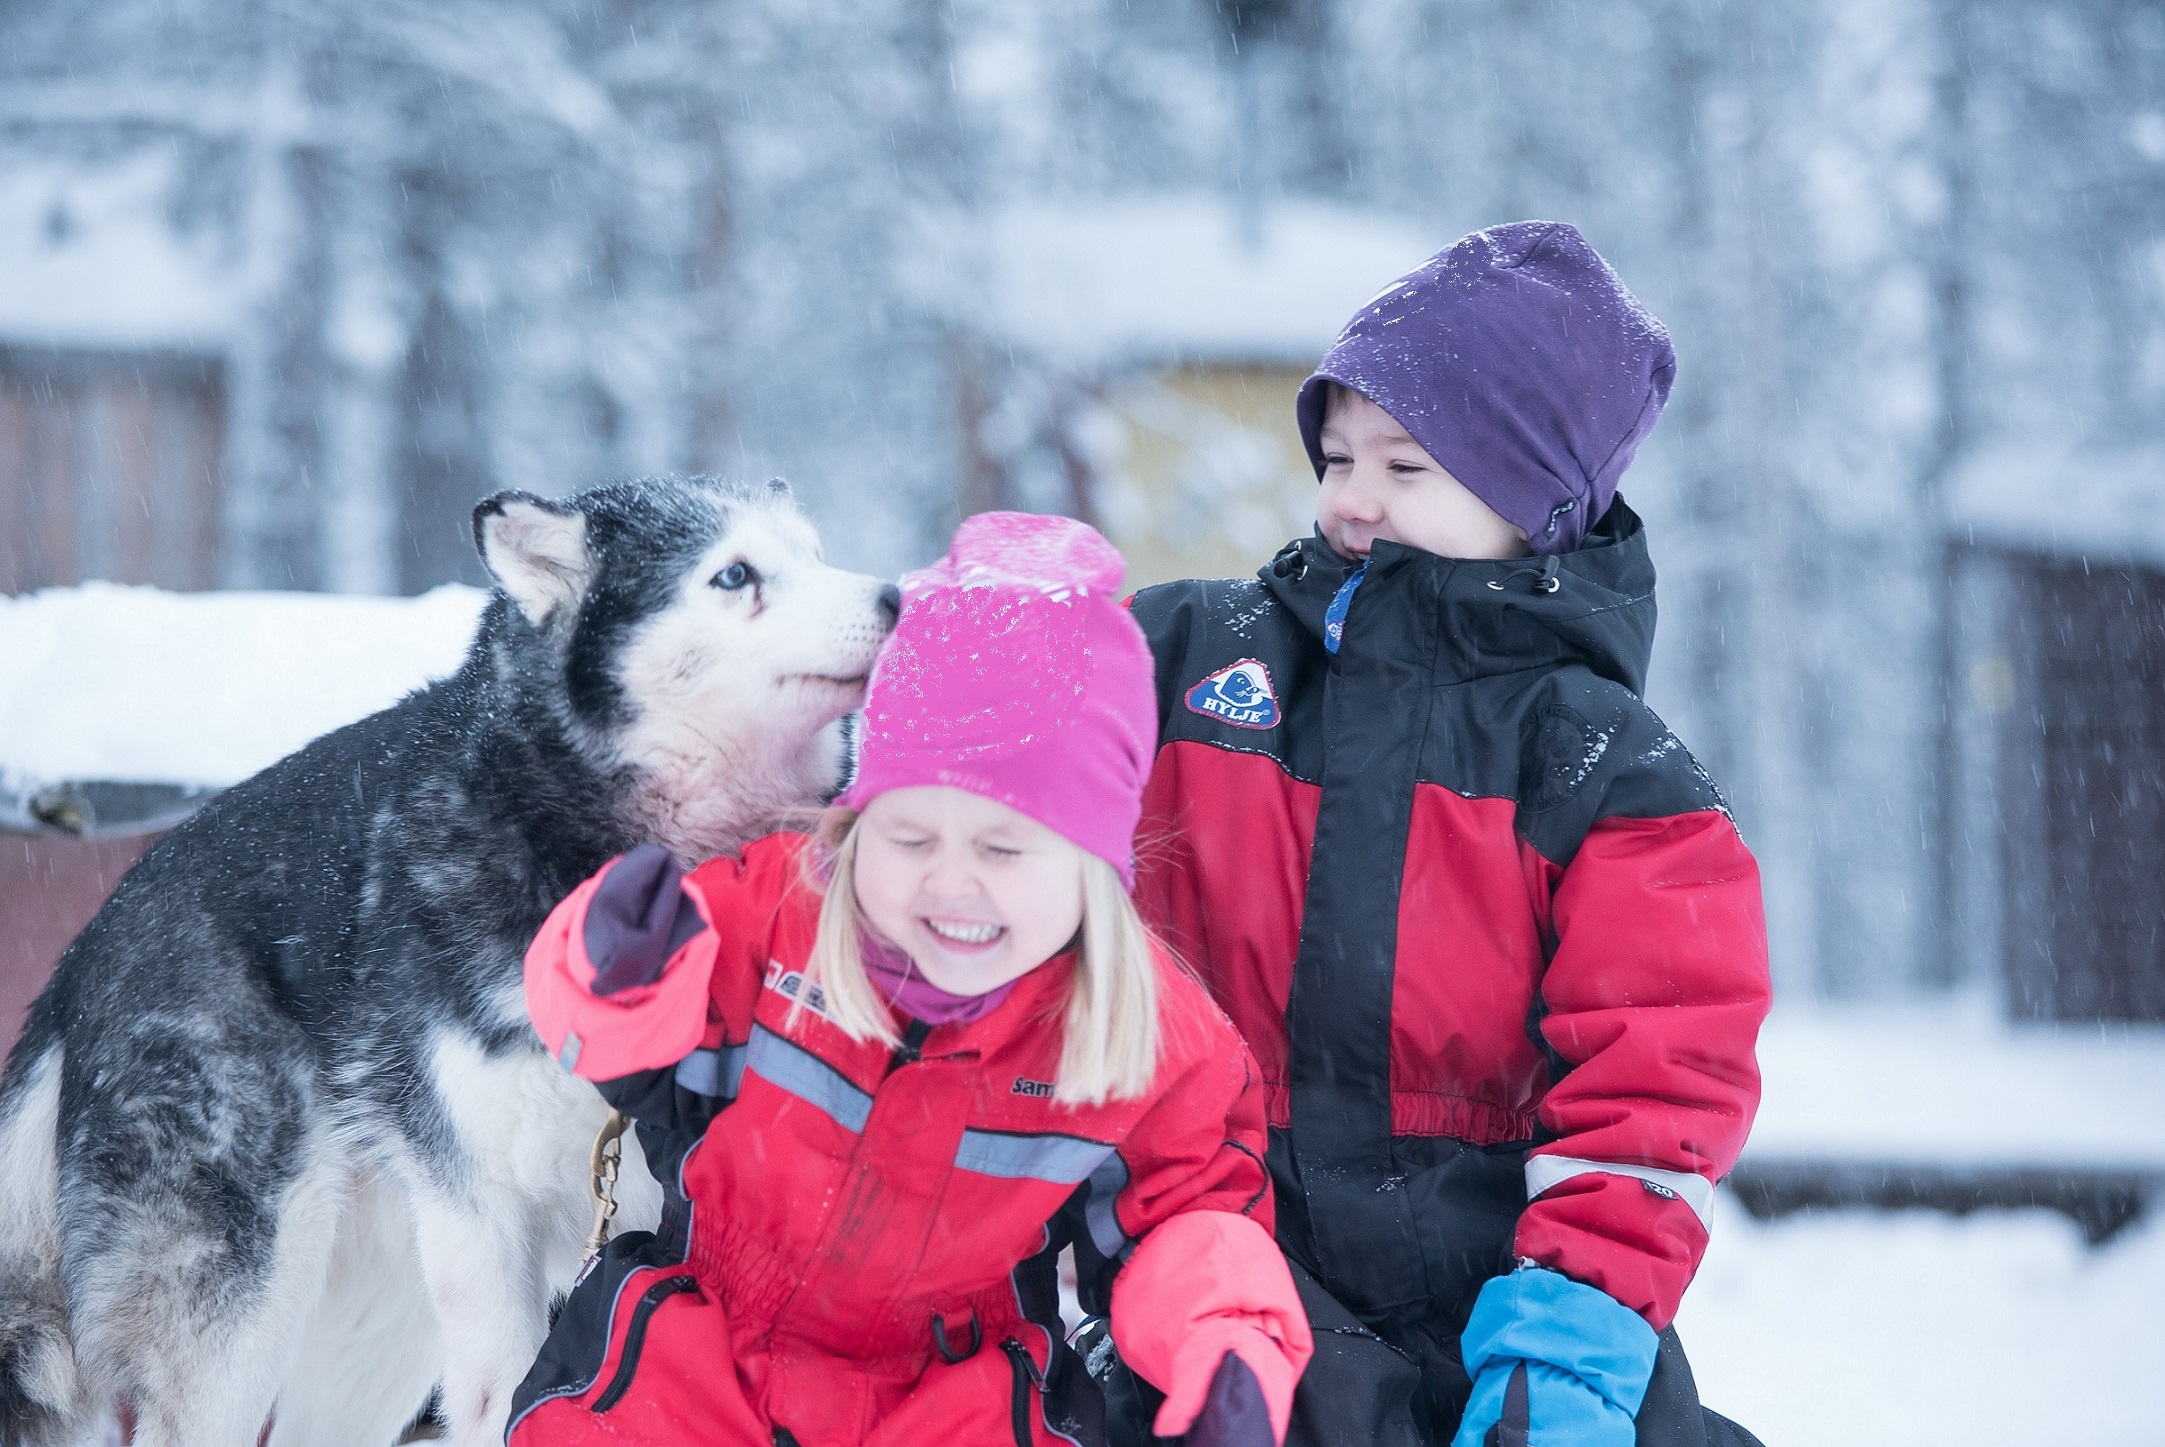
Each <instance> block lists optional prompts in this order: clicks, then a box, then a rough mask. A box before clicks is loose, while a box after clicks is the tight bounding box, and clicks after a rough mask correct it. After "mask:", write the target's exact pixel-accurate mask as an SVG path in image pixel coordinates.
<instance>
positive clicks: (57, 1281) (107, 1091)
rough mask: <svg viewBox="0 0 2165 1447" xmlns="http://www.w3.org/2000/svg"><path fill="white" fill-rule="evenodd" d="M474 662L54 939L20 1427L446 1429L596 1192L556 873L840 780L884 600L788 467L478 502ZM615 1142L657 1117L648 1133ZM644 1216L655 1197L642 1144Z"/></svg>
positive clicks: (482, 1424)
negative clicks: (743, 479)
mask: <svg viewBox="0 0 2165 1447" xmlns="http://www.w3.org/2000/svg"><path fill="white" fill-rule="evenodd" d="M475 533H476V537H477V540H478V542H479V544H480V547H481V551H482V555H483V557H484V558H485V559H486V560H487V563H488V567H489V570H490V572H491V573H492V574H493V575H494V576H495V579H496V581H497V584H498V589H497V593H496V595H495V596H494V597H493V598H492V599H491V600H490V602H489V604H488V608H487V611H486V612H485V613H484V615H483V618H482V622H481V626H480V629H479V632H478V635H477V636H476V638H475V640H474V643H473V647H472V649H471V651H470V652H469V654H468V655H467V658H466V661H465V664H464V666H463V667H462V668H461V669H460V670H459V672H458V673H456V674H455V675H453V676H452V677H450V678H448V679H445V680H442V681H440V682H438V683H435V684H432V685H430V686H429V687H427V688H425V689H423V690H421V691H420V692H418V693H415V694H413V695H411V696H409V697H408V698H407V699H405V700H404V701H403V702H401V703H399V704H398V705H396V706H395V707H393V708H390V709H388V710H386V711H384V712H383V713H380V714H377V715H375V716H373V717H371V718H368V719H364V720H362V721H361V722H360V723H357V724H354V725H352V726H351V727H349V728H345V729H342V730H340V731H338V732H337V733H333V734H330V735H328V736H326V737H324V738H322V739H319V740H317V741H316V742H315V743H313V744H310V745H309V746H308V747H307V748H305V749H303V750H301V751H300V752H299V753H297V754H295V755H293V756H292V757H291V758H288V759H286V760H284V761H283V762H281V763H279V764H277V765H275V766H273V767H272V768H270V769H268V770H266V771H265V772H263V773H261V774H259V775H257V776H256V777H255V778H253V779H250V780H249V781H248V782H246V783H244V784H241V785H239V786H237V787H236V788H234V789H232V790H230V791H228V792H227V793H225V794H223V795H221V796H220V797H219V798H217V799H216V800H214V801H213V802H212V803H211V804H210V805H209V806H208V807H206V808H205V809H204V810H203V811H202V812H201V813H200V814H198V815H197V816H196V817H194V818H193V819H191V820H189V821H188V822H187V823H186V824H184V825H183V826H181V827H180V828H179V829H176V830H175V831H174V832H173V833H172V834H171V835H170V836H169V837H168V838H166V839H165V840H163V841H161V842H160V843H159V845H158V846H157V847H156V848H155V849H153V850H152V851H151V852H150V853H149V854H148V855H147V856H145V857H144V859H143V860H142V862H141V863H139V864H138V865H136V867H135V868H134V869H133V870H132V871H131V872H130V873H129V874H128V876H127V878H126V879H125V880H124V881H123V882H122V884H121V886H120V888H119V890H118V891H117V892H116V893H115V894H114V896H113V898H112V899H111V900H110V901H109V902H108V903H107V904H106V906H105V908H104V909H103V910H102V911H101V912H100V913H99V914H98V916H97V918H96V919H95V920H93V921H92V922H91V924H90V926H89V927H88V928H87V929H85V930H84V931H83V933H82V935H81V936H80V937H79V938H78V939H77V940H76V941H75V943H74V944H73V945H72V946H71V947H70V948H69V950H68V952H67V954H66V956H65V958H64V959H63V960H62V961H61V964H60V967H59V970H58V972H57V973H56V975H55V977H54V979H53V981H52V983H51V984H50V986H48V988H47V989H46V991H45V993H44V994H43V995H42V996H41V997H40V998H39V999H38V1002H37V1004H36V1005H35V1007H34V1008H33V1009H32V1011H31V1014H30V1018H29V1022H28V1024H27V1026H26V1029H25V1033H24V1034H23V1036H22V1038H21V1040H20V1041H19V1042H18V1043H17V1045H16V1047H15V1049H14V1051H13V1053H12V1054H11V1056H10V1057H9V1060H8V1066H7V1074H6V1077H5V1081H4V1084H0V1442H5V1443H16V1442H24V1443H36V1444H43V1443H61V1442H70V1443H73V1442H127V1441H131V1440H132V1441H133V1442H134V1443H137V1444H140V1447H167V1444H191V1447H192V1444H203V1447H249V1444H251V1443H259V1442H262V1441H264V1440H266V1438H267V1440H268V1442H269V1443H271V1444H293V1447H302V1444H305V1447H337V1444H347V1443H350V1444H355V1447H385V1444H388V1443H391V1442H392V1441H394V1440H395V1439H396V1438H397V1437H398V1435H399V1432H400V1429H401V1427H402V1426H403V1425H404V1424H405V1423H406V1422H407V1421H408V1420H409V1419H411V1418H412V1417H413V1416H414V1415H415V1413H416V1412H417V1410H418V1409H419V1408H420V1407H421V1406H422V1404H423V1403H424V1401H425V1400H426V1399H427V1398H428V1396H429V1394H430V1391H431V1389H432V1387H434V1386H435V1385H436V1384H438V1383H439V1382H440V1383H441V1388H442V1399H441V1401H442V1410H443V1412H444V1415H445V1417H446V1419H447V1421H448V1423H449V1426H450V1430H451V1436H452V1437H453V1439H454V1440H455V1441H456V1442H458V1443H459V1444H461V1447H481V1444H484V1443H495V1442H499V1441H501V1440H502V1436H503V1430H504V1420H505V1414H506V1411H507V1408H508V1406H509V1403H510V1399H511V1392H512V1389H513V1388H514V1387H515V1386H516V1385H517V1384H518V1382H519V1380H520V1379H521V1377H523V1376H524V1374H525V1372H526V1370H527V1368H528V1366H529V1365H530V1364H531V1362H532V1360H533V1357H534V1354H535V1352H536V1350H537V1349H538V1348H539V1346H540V1343H541V1340H542V1337H543V1335H544V1334H545V1329H546V1325H547V1323H546V1317H547V1311H548V1304H549V1300H550V1297H551V1294H552V1292H554V1291H560V1290H562V1289H564V1288H565V1287H566V1286H567V1285H568V1284H569V1282H570V1280H571V1278H572V1277H573V1276H574V1275H575V1273H576V1271H577V1268H578V1264H579V1257H580V1254H581V1242H582V1240H583V1237H584V1235H585V1232H586V1229H587V1227H588V1226H589V1224H590V1222H591V1206H590V1203H589V1198H588V1195H587V1186H586V1161H587V1152H588V1148H589V1146H590V1144H591V1142H592V1140H593V1136H594V1133H595V1131H596V1129H597V1127H598V1126H599V1124H600V1122H601V1119H602V1116H603V1106H602V1104H601V1102H600V1100H599V1099H598V1097H597V1096H596V1095H595V1093H594V1091H593V1089H592V1088H591V1087H590V1086H588V1085H586V1084H585V1083H584V1082H582V1081H579V1080H577V1079H574V1078H572V1077H570V1076H567V1075H565V1074H564V1073H563V1072H562V1071H560V1070H558V1069H557V1068H556V1066H555V1065H554V1064H553V1063H552V1062H551V1061H550V1060H549V1059H548V1057H547V1056H546V1055H545V1054H544V1053H543V1051H542V1049H541V1046H540V1043H539V1042H538V1040H537V1039H536V1038H535V1036H534V1033H533V1028H532V1026H531V1025H530V1024H529V1023H528V1021H527V1018H526V1011H525V1005H524V997H523V993H522V990H521V984H520V972H521V959H522V956H523V953H524V951H525V948H526V944H527V941H528V940H529V939H530V938H531V937H532V935H533V933H534V931H535V929H536V928H537V927H538V926H539V925H540V923H541V920H542V918H543V916H544V915H545V914H546V913H547V911H548V909H549V908H550V906H551V905H553V904H554V903H555V902H556V901H557V900H558V899H559V898H561V897H562V896H563V895H564V894H566V893H567V892H569V891H570V889H571V888H572V887H573V886H574V885H575V884H577V883H578V882H579V881H580V880H581V879H582V878H584V877H585V876H587V875H588V874H590V873H592V872H593V871H594V870H595V869H596V868H598V867H599V866H600V865H601V864H602V863H603V862H604V861H605V860H607V859H608V858H609V857H610V856H611V855H613V854H616V853H618V852H620V851H622V850H624V849H626V848H628V847H629V846H630V845H632V844H634V843H636V842H638V841H641V840H656V841H659V842H661V843H663V844H665V845H667V846H668V847H669V848H670V849H672V850H673V851H675V853H676V854H677V855H679V856H680V857H681V858H682V859H683V860H684V861H685V862H686V863H687V864H689V863H690V862H692V861H695V860H699V859H704V858H707V857H710V856H712V855H714V854H717V853H720V852H723V851H725V850H727V849H729V848H732V847H733V846H735V845H737V844H739V843H741V842H742V841H743V840H744V839H746V838H747V837H750V836H752V835H753V834H756V833H757V832H759V831H760V830H761V829H762V827H763V826H766V825H769V824H770V823H771V822H772V821H774V820H775V819H776V818H777V817H778V816H781V815H783V814H784V813H785V812H786V811H790V810H793V809H796V808H801V807H802V806H804V805H806V804H808V803H814V802H816V801H817V800H818V799H819V798H820V797H822V796H823V795H826V794H829V793H831V792H832V791H833V790H834V789H835V788H836V787H837V786H838V784H839V782H840V775H841V772H842V770H843V768H844V766H845V764H844V756H845V741H844V738H843V735H842V727H843V725H842V719H843V716H844V715H845V714H846V713H848V712H849V711H850V710H853V709H855V708H856V707H858V706H859V704H860V703H861V702H862V699H863V691H864V681H865V675H866V673H867V671H868V669H869V668H870V666H871V663H872V658H873V655H874V652H875V651H876V650H877V648H878V646H879V644H880V641H881V640H882V639H883V638H884V637H885V636H886V634H887V632H888V630H889V629H890V628H891V627H892V625H893V621H894V617H895V612H896V608H897V606H898V601H899V600H898V596H897V594H896V593H895V591H894V590H893V589H892V588H891V587H887V586H884V585H883V584H881V583H880V582H879V581H878V580H876V579H873V578H869V577H863V576H860V575H857V574H853V573H847V572H843V571H840V570H838V569H836V568H832V567H829V566H827V565H826V564H825V563H824V562H822V561H821V556H820V550H819V545H818V540H817V538H816V537H815V535H814V533H813V530H812V528H811V525H810V524H809V523H808V522H807V521H806V519H805V518H804V517H803V515H802V514H801V512H800V511H799V510H798V508H797V506H796V504H795V503H794V502H793V501H792V500H791V498H790V497H789V495H788V490H787V488H786V487H783V486H782V485H781V484H770V485H768V486H766V487H753V488H744V487H737V486H731V485H726V484H722V483H717V482H713V481H710V480H705V479H697V480H689V481H662V482H642V483H624V484H615V485H611V486H607V487H602V488H597V489H594V490H592V491H590V492H587V493H584V494H581V495H580V496H577V497H574V498H572V499H570V500H569V501H566V502H548V501H543V500H541V499H539V498H535V497H529V496H525V495H522V494H513V493H506V494H500V495H498V496H496V497H493V498H491V499H489V500H488V501H486V502H484V503H483V504H482V505H481V506H480V507H479V508H478V509H477V510H476V513H475ZM626 1146H627V1151H628V1154H630V1156H631V1157H632V1160H634V1161H635V1160H636V1158H637V1157H636V1148H635V1146H634V1145H633V1143H632V1141H631V1140H630V1139H629V1138H627V1140H626ZM622 1195H623V1197H624V1207H625V1209H624V1213H623V1216H622V1217H621V1218H620V1219H622V1220H628V1221H629V1222H631V1223H633V1224H637V1223H638V1222H639V1221H640V1219H641V1218H642V1217H643V1218H645V1219H646V1220H648V1221H651V1220H652V1219H653V1218H654V1217H655V1216H657V1215H658V1213H659V1209H660V1197H659V1191H658V1188H657V1187H655V1186H654V1185H653V1183H652V1182H651V1181H650V1180H649V1179H647V1177H646V1173H645V1172H644V1171H643V1170H639V1169H634V1168H633V1167H632V1165H631V1164H630V1163H629V1162H628V1163H627V1168H626V1170H625V1173H624V1187H623V1191H622Z"/></svg>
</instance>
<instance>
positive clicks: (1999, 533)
mask: <svg viewBox="0 0 2165 1447" xmlns="http://www.w3.org/2000/svg"><path fill="white" fill-rule="evenodd" d="M1946 515H1947V519H1948V523H1949V526H1950V528H1951V529H1952V533H1953V536H1954V537H1956V538H1958V539H1964V540H1969V541H1975V542H1980V543H1997V544H2001V545H2003V546H2007V547H2015V548H2022V549H2026V550H2028V551H2032V552H2041V553H2050V554H2055V555H2058V556H2061V557H2076V556H2081V557H2087V558H2092V559H2104V560H2116V559H2117V560H2128V561H2133V562H2141V563H2149V564H2153V565H2157V566H2165V447H2135V448H2124V449H2118V450H2109V451H2108V450H2095V449H2093V450H2076V449H2073V448H2068V449H2065V450H2061V449H2050V448H2045V449H2039V448H2027V449H2002V450H1992V451H1986V452H1982V453H1980V454H1978V455H1977V456H1976V457H1974V458H1973V459H1971V460H1970V461H1969V462H1968V463H1966V464H1965V465H1963V466H1961V467H1959V468H1957V469H1956V470H1955V472H1954V474H1953V476H1951V477H1950V478H1949V480H1948V484H1947V492H1946Z"/></svg>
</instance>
